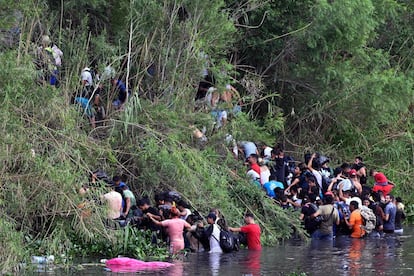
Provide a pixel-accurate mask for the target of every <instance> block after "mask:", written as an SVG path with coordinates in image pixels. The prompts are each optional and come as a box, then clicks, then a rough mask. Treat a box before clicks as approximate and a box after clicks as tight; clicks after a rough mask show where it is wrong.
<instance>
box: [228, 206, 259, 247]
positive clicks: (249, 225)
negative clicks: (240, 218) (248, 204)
mask: <svg viewBox="0 0 414 276" xmlns="http://www.w3.org/2000/svg"><path fill="white" fill-rule="evenodd" d="M244 222H245V223H246V225H244V226H242V227H229V230H230V231H232V232H241V233H245V234H246V239H247V248H248V249H250V250H261V249H262V244H261V242H260V235H261V230H260V226H259V225H258V224H256V223H255V222H254V216H253V214H252V213H246V214H245V215H244Z"/></svg>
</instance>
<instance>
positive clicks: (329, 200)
mask: <svg viewBox="0 0 414 276" xmlns="http://www.w3.org/2000/svg"><path fill="white" fill-rule="evenodd" d="M323 199H324V202H325V204H332V202H333V200H334V199H333V196H331V195H326V196H325V197H324V198H323Z"/></svg>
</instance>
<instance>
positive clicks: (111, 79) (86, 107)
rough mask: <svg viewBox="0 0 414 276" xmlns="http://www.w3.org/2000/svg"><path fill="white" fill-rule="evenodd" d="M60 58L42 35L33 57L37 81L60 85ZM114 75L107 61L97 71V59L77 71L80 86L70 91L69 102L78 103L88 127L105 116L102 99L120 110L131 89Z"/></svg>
mask: <svg viewBox="0 0 414 276" xmlns="http://www.w3.org/2000/svg"><path fill="white" fill-rule="evenodd" d="M62 58H63V52H62V50H61V49H59V47H58V46H57V45H56V44H54V43H52V40H51V39H50V37H49V36H48V35H43V36H42V38H41V45H40V46H39V47H38V48H37V50H36V52H35V60H34V63H35V66H36V69H37V72H38V78H37V82H38V83H39V84H41V85H50V86H52V87H59V86H60V83H61V78H62V72H61V68H62V63H63V62H62ZM115 75H116V72H115V70H114V69H113V68H112V67H111V66H110V65H108V66H106V67H105V68H104V70H103V72H102V74H100V72H99V70H98V64H97V62H92V64H91V66H90V67H88V66H86V67H84V68H83V69H82V71H81V72H80V78H79V79H80V82H79V83H80V86H79V88H80V89H79V90H78V91H76V92H75V93H74V94H73V95H72V99H71V103H76V104H78V105H80V106H81V108H82V114H83V115H84V116H85V117H87V118H88V120H89V123H90V125H91V126H92V128H95V127H96V126H97V125H100V124H102V123H103V120H104V119H105V117H106V114H107V112H106V110H105V102H104V99H108V100H109V101H110V102H111V108H112V109H113V110H123V109H124V106H125V103H126V101H127V98H128V97H130V96H131V89H130V88H127V85H126V84H125V82H124V81H122V80H121V79H119V78H117V77H116V76H115Z"/></svg>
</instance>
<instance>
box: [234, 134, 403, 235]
mask: <svg viewBox="0 0 414 276" xmlns="http://www.w3.org/2000/svg"><path fill="white" fill-rule="evenodd" d="M239 146H240V149H241V152H242V153H244V155H245V156H246V157H247V158H246V166H247V170H246V177H247V178H248V179H250V181H251V182H252V184H253V185H256V186H257V187H258V188H261V189H263V190H264V192H265V193H266V195H267V196H268V197H270V198H272V199H273V200H274V201H275V203H276V204H279V205H280V206H281V208H284V209H296V210H300V213H301V214H300V219H301V220H302V221H303V225H304V228H305V229H306V231H307V232H308V233H309V235H311V236H312V238H315V239H333V238H334V237H335V236H336V235H350V236H351V237H353V238H363V237H367V236H378V237H381V236H383V235H384V234H391V233H402V232H403V227H402V222H403V220H404V219H405V213H404V204H403V202H402V199H401V198H400V197H397V198H394V196H393V195H392V194H391V193H392V191H393V188H394V187H395V184H394V183H392V182H391V181H389V180H388V179H387V177H386V176H385V175H384V173H382V172H379V171H377V170H375V169H371V170H370V171H368V169H367V167H366V165H365V164H364V163H363V158H362V157H361V156H357V157H355V160H354V162H353V163H343V164H341V165H340V166H338V167H337V168H331V167H330V165H329V163H330V159H329V158H328V157H326V156H323V155H320V154H317V153H313V154H310V153H308V154H305V156H304V160H303V161H302V162H295V161H293V159H292V158H291V157H288V156H285V155H284V151H283V148H282V147H281V146H279V145H277V146H276V147H274V148H271V147H268V146H266V145H261V146H260V147H256V144H255V143H253V142H246V141H244V142H240V143H239ZM369 177H372V179H373V180H374V183H373V185H368V182H369V181H368V179H369Z"/></svg>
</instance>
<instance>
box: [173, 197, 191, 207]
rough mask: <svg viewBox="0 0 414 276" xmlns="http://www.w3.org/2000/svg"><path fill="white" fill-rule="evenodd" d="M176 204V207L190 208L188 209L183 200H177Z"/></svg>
mask: <svg viewBox="0 0 414 276" xmlns="http://www.w3.org/2000/svg"><path fill="white" fill-rule="evenodd" d="M176 204H177V206H182V207H184V208H190V207H189V206H188V204H187V202H185V201H184V200H182V199H179V200H177V202H176Z"/></svg>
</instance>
